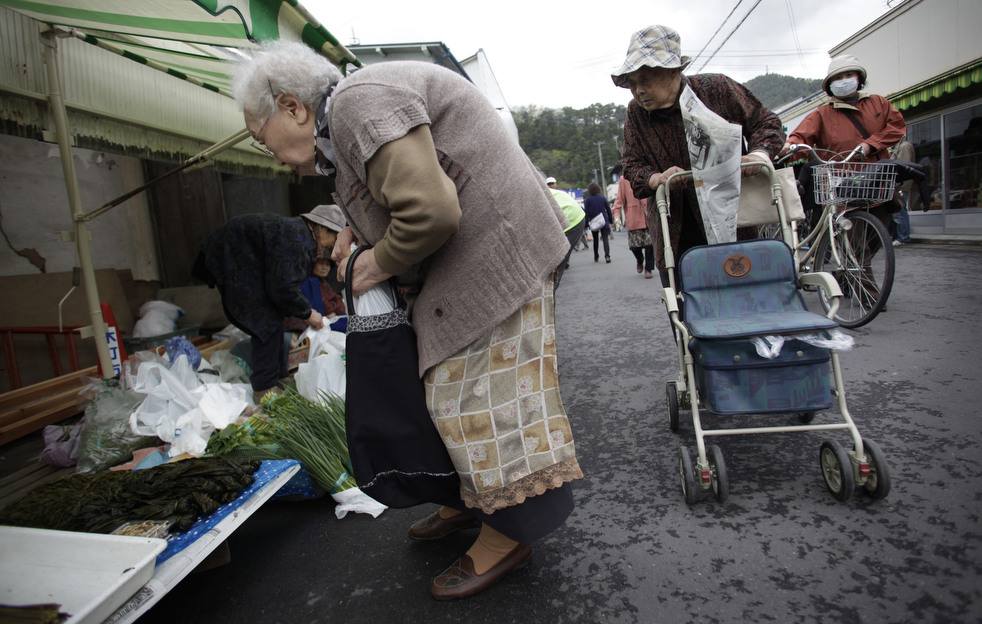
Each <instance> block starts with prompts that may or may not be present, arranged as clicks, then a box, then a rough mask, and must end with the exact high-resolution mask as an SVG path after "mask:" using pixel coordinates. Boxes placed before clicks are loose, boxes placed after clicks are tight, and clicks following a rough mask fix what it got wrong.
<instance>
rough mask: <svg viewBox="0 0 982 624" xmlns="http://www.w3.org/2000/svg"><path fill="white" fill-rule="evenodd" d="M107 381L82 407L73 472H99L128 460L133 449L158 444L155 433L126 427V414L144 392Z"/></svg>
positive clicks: (129, 412)
mask: <svg viewBox="0 0 982 624" xmlns="http://www.w3.org/2000/svg"><path fill="white" fill-rule="evenodd" d="M107 382H111V383H107V384H106V388H105V390H104V391H103V392H100V393H99V395H98V396H97V397H96V398H95V400H94V401H92V402H91V403H90V404H89V406H88V407H87V408H85V417H84V419H83V422H84V423H85V426H84V427H83V428H82V433H81V436H80V440H79V445H78V466H77V467H76V469H75V472H78V473H92V472H99V471H101V470H105V469H107V468H110V467H111V466H115V465H117V464H121V463H123V462H125V461H127V460H129V459H130V458H131V457H132V456H133V451H135V450H137V449H141V448H146V447H148V446H156V445H158V444H160V441H159V440H158V439H157V438H156V437H147V436H140V435H137V434H134V433H133V431H132V430H131V429H130V414H132V413H133V411H134V410H135V409H136V408H137V407H139V406H140V404H141V403H143V399H144V395H142V394H140V393H139V392H133V391H132V390H122V389H120V388H119V387H118V385H117V384H116V382H115V380H107Z"/></svg>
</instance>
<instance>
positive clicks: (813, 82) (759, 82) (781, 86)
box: [743, 74, 822, 108]
mask: <svg viewBox="0 0 982 624" xmlns="http://www.w3.org/2000/svg"><path fill="white" fill-rule="evenodd" d="M743 86H745V87H747V88H748V89H750V90H751V91H753V94H754V95H756V96H757V99H758V100H760V101H761V102H762V103H763V104H764V106H766V107H768V108H776V107H778V106H781V105H782V104H787V103H788V102H790V101H791V100H794V99H797V98H799V97H804V96H806V95H811V94H812V93H815V92H816V91H821V89H822V79H821V78H815V79H812V78H795V77H794V76H782V75H780V74H764V75H763V76H757V77H756V78H752V79H751V80H748V81H747V82H745V83H743Z"/></svg>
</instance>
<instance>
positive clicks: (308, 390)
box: [293, 351, 347, 402]
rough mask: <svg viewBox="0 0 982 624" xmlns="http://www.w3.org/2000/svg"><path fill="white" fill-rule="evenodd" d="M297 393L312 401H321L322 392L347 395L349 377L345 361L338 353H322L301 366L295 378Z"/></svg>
mask: <svg viewBox="0 0 982 624" xmlns="http://www.w3.org/2000/svg"><path fill="white" fill-rule="evenodd" d="M293 379H294V381H296V383H297V392H299V393H300V394H301V396H303V397H304V398H305V399H308V400H310V401H316V402H320V401H321V396H320V393H321V392H327V393H331V394H336V395H338V396H339V397H341V398H342V399H343V398H345V395H346V384H347V376H346V373H345V368H344V361H343V360H342V359H341V355H340V354H339V353H338V352H336V351H335V352H332V353H321V355H318V356H317V357H315V358H314V359H312V360H310V361H309V362H305V363H303V364H301V365H300V366H299V367H298V368H297V372H296V374H295V375H294V376H293Z"/></svg>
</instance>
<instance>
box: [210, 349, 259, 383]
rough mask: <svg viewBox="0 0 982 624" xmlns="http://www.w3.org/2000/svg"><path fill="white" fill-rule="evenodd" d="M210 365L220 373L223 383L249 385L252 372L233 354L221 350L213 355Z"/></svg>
mask: <svg viewBox="0 0 982 624" xmlns="http://www.w3.org/2000/svg"><path fill="white" fill-rule="evenodd" d="M209 364H210V365H211V367H212V368H214V369H215V370H217V371H218V374H219V375H220V376H221V379H222V381H224V382H227V383H249V375H250V374H251V371H250V370H248V369H249V366H248V365H247V364H246V363H245V362H244V361H243V360H242V358H237V357H235V356H234V355H232V353H231V352H229V351H226V350H224V349H220V350H218V351H215V352H214V353H212V354H211V359H210V361H209Z"/></svg>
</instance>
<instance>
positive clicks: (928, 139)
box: [907, 117, 944, 212]
mask: <svg viewBox="0 0 982 624" xmlns="http://www.w3.org/2000/svg"><path fill="white" fill-rule="evenodd" d="M907 140H908V141H910V143H911V145H913V146H914V161H915V162H917V163H918V164H920V165H921V166H922V167H924V171H925V173H926V175H925V176H924V180H923V181H922V182H921V183H920V184H919V185H918V188H917V189H916V190H915V192H913V193H911V198H910V208H909V210H910V211H911V212H921V211H924V212H927V211H928V210H941V209H942V208H943V207H944V184H942V175H941V173H942V171H941V162H942V154H943V152H942V151H941V118H940V117H932V118H931V119H925V120H923V121H917V122H914V123H911V124H908V125H907ZM925 206H926V208H925Z"/></svg>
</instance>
